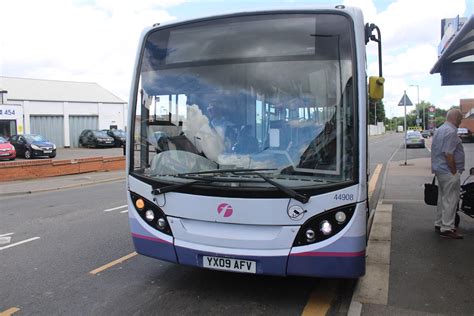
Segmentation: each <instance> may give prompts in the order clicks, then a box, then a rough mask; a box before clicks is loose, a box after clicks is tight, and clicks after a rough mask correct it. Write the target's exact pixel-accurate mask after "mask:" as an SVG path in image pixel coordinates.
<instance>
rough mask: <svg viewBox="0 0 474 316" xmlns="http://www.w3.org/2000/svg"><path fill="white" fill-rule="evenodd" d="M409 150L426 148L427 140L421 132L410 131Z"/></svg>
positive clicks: (407, 140) (408, 134) (407, 138)
mask: <svg viewBox="0 0 474 316" xmlns="http://www.w3.org/2000/svg"><path fill="white" fill-rule="evenodd" d="M406 142H407V148H408V147H421V148H425V139H424V138H423V136H422V135H421V133H420V132H419V131H408V132H407V137H406Z"/></svg>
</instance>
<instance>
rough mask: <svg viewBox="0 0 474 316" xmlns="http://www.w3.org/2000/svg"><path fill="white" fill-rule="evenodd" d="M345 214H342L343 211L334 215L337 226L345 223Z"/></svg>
mask: <svg viewBox="0 0 474 316" xmlns="http://www.w3.org/2000/svg"><path fill="white" fill-rule="evenodd" d="M346 218H347V216H346V213H344V212H343V211H339V212H337V213H336V221H337V222H338V223H339V224H342V223H344V222H345V221H346Z"/></svg>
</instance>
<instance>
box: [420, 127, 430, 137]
mask: <svg viewBox="0 0 474 316" xmlns="http://www.w3.org/2000/svg"><path fill="white" fill-rule="evenodd" d="M421 136H423V138H429V137H430V136H431V132H430V131H429V130H427V129H425V130H424V131H422V132H421Z"/></svg>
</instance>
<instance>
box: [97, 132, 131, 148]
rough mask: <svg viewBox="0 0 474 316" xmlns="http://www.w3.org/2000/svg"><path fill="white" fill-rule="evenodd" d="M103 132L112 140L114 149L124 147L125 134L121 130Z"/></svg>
mask: <svg viewBox="0 0 474 316" xmlns="http://www.w3.org/2000/svg"><path fill="white" fill-rule="evenodd" d="M103 131H104V132H106V133H107V135H109V136H110V137H112V138H113V139H114V142H115V146H116V147H122V146H125V143H126V142H127V134H125V132H124V131H122V130H121V129H103Z"/></svg>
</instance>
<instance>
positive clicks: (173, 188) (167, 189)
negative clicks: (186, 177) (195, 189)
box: [151, 179, 213, 195]
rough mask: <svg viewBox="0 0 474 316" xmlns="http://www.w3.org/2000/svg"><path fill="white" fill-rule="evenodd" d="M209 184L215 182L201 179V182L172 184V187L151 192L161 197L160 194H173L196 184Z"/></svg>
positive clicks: (168, 186)
mask: <svg viewBox="0 0 474 316" xmlns="http://www.w3.org/2000/svg"><path fill="white" fill-rule="evenodd" d="M209 182H213V180H210V179H199V180H195V181H191V182H186V183H178V184H171V185H167V186H164V187H161V188H156V189H153V190H152V191H151V194H153V195H159V194H163V193H168V192H172V191H175V190H178V189H181V188H185V187H190V186H193V185H195V184H200V183H209Z"/></svg>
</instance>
